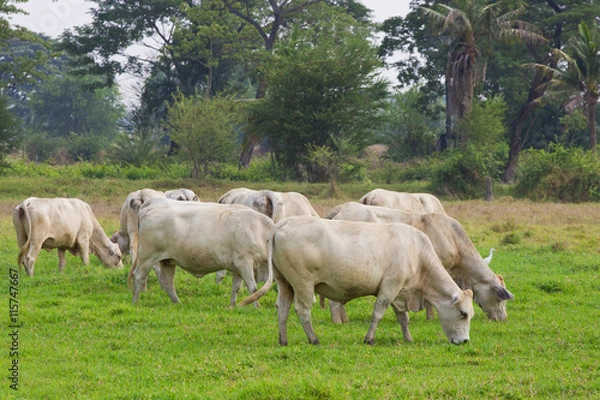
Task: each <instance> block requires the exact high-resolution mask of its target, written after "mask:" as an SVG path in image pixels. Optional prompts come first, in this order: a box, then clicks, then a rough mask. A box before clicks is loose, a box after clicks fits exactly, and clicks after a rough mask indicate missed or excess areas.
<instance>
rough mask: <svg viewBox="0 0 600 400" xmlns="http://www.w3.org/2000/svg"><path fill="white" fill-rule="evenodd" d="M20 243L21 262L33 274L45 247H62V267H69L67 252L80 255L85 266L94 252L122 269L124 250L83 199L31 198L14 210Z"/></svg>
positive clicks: (108, 264) (114, 266)
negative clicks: (115, 242) (38, 257)
mask: <svg viewBox="0 0 600 400" xmlns="http://www.w3.org/2000/svg"><path fill="white" fill-rule="evenodd" d="M12 220H13V225H14V226H15V230H16V232H17V243H18V244H19V256H18V264H19V267H20V266H21V265H24V266H25V272H27V274H28V275H29V276H33V270H34V267H35V260H36V258H37V256H38V255H39V253H40V250H41V249H45V250H48V251H50V250H52V249H58V268H59V271H60V272H62V271H63V270H64V268H65V264H66V259H65V251H66V250H68V251H70V252H71V254H73V255H79V256H80V257H81V260H82V261H83V263H84V264H85V265H87V264H88V263H89V261H90V259H89V257H90V253H92V254H94V255H95V256H96V257H98V258H99V259H100V261H102V263H103V264H104V265H105V266H107V267H109V268H122V267H123V264H122V263H121V251H120V250H119V247H118V246H117V245H115V244H114V243H112V242H111V241H110V239H109V238H108V236H106V233H104V230H103V229H102V226H100V223H98V221H97V220H96V217H95V215H94V212H93V211H92V208H91V207H90V206H89V204H87V203H85V202H83V201H82V200H79V199H68V198H54V199H44V198H36V197H30V198H28V199H26V200H25V201H23V202H22V203H21V204H19V205H18V206H16V207H15V208H14V209H13V211H12Z"/></svg>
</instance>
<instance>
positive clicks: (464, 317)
mask: <svg viewBox="0 0 600 400" xmlns="http://www.w3.org/2000/svg"><path fill="white" fill-rule="evenodd" d="M460 315H461V316H462V317H463V319H467V317H468V316H469V314H467V312H466V311H461V312H460Z"/></svg>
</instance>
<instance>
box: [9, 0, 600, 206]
mask: <svg viewBox="0 0 600 400" xmlns="http://www.w3.org/2000/svg"><path fill="white" fill-rule="evenodd" d="M93 2H94V3H95V6H94V8H93V10H92V17H93V18H92V22H91V23H89V24H87V25H84V26H79V27H75V28H74V29H72V30H69V31H66V32H64V33H63V35H62V36H61V37H60V38H59V39H58V40H50V39H48V38H44V37H42V36H39V35H35V34H33V33H31V32H27V31H26V30H23V29H19V28H18V27H14V26H11V25H10V24H9V23H8V19H6V17H7V16H9V15H10V14H12V13H15V12H18V7H17V5H18V4H13V3H18V2H13V1H11V0H0V20H1V21H3V22H6V23H3V24H0V30H2V32H0V33H2V35H0V37H1V38H2V41H1V42H0V54H2V56H3V59H4V60H8V61H9V62H4V63H2V64H1V65H2V68H0V74H1V77H2V78H1V81H0V84H1V85H2V93H3V94H4V95H3V97H2V102H3V103H2V104H0V106H1V107H0V127H1V128H0V129H1V133H2V135H1V136H0V141H2V143H3V144H4V146H3V148H2V150H3V152H4V154H7V153H9V152H10V151H13V150H14V149H15V148H20V149H21V151H22V153H23V154H25V155H26V156H27V157H28V158H29V159H31V160H33V161H51V162H72V161H75V160H96V161H98V160H103V161H106V160H108V161H110V162H116V163H121V164H133V165H144V164H153V163H161V162H165V160H186V161H187V162H189V163H190V164H191V165H192V174H193V175H195V176H203V175H207V174H209V173H210V171H211V169H210V168H209V166H211V165H215V163H221V164H237V165H239V166H240V168H245V167H247V166H248V165H249V163H250V162H251V160H252V159H253V158H256V154H254V152H256V151H259V152H260V153H261V154H263V153H266V154H267V156H268V157H270V160H271V163H272V174H273V175H274V176H276V177H277V178H278V179H303V180H310V181H319V180H329V181H330V182H331V183H332V187H334V186H335V182H336V181H337V179H338V178H339V177H340V174H341V173H342V172H343V171H344V170H347V169H348V168H351V167H352V166H356V165H359V164H360V162H361V161H360V160H361V157H364V151H365V149H367V148H368V146H370V145H372V144H384V145H386V146H387V149H388V150H387V153H386V157H387V158H388V159H389V160H390V162H395V163H404V165H406V163H409V164H410V163H412V164H414V163H415V162H416V163H419V162H423V160H426V162H427V163H428V164H430V165H434V166H437V169H436V170H435V171H434V172H435V173H434V174H433V175H430V176H428V177H429V178H431V179H433V180H434V181H436V182H438V185H439V187H440V188H442V189H440V190H443V191H446V192H447V193H449V194H452V193H455V192H462V191H466V192H468V191H469V186H471V187H472V186H473V185H475V186H477V185H480V184H481V182H483V181H484V180H486V179H492V180H495V181H498V182H505V183H514V182H515V180H516V178H517V177H518V171H519V169H518V168H519V165H520V163H521V159H522V153H523V152H524V151H526V150H527V149H546V150H547V149H549V148H553V147H552V146H562V147H565V148H581V149H585V150H586V151H588V152H590V153H591V154H595V152H596V147H597V143H596V126H597V122H596V121H597V119H596V115H597V109H598V107H597V102H598V98H599V97H600V83H599V79H600V78H599V77H600V32H599V26H598V25H599V23H598V21H597V19H596V18H595V16H597V15H600V4H597V3H596V2H588V1H580V0H562V1H555V0H536V1H528V2H525V1H520V0H497V1H487V0H451V1H422V0H412V1H411V3H410V12H409V13H408V14H407V15H406V16H405V17H400V16H397V17H392V18H389V19H388V20H386V21H384V22H383V23H381V24H377V23H374V22H373V20H372V16H371V11H370V10H369V9H368V8H367V7H366V6H365V5H363V4H362V3H360V2H358V1H354V0H327V1H325V0H297V1H294V0H285V1H283V2H271V1H269V2H266V1H252V2H250V1H232V0H202V1H195V0H187V1H182V0H157V1H154V2H152V3H148V2H144V1H140V0H137V1H125V0H109V1H104V0H102V1H101V0H94V1H93ZM377 35H379V37H383V39H382V40H381V41H380V44H376V43H378V41H377V39H376V37H377ZM133 44H137V45H138V46H139V45H142V46H146V47H147V48H148V49H152V54H153V55H152V56H148V54H149V53H148V52H145V53H144V52H142V53H140V54H137V55H136V54H131V53H128V48H130V46H131V45H133ZM397 54H400V55H401V56H400V58H399V60H398V61H394V62H388V63H386V60H389V59H390V58H391V56H393V55H397ZM385 67H388V68H392V69H393V70H394V71H396V73H397V75H398V81H399V82H400V83H399V86H398V87H396V88H390V86H389V85H388V82H386V81H385V79H384V78H382V76H381V71H382V68H385ZM124 73H128V74H133V75H135V76H138V77H139V78H140V80H141V82H142V85H141V87H140V88H139V93H138V96H137V98H136V102H135V105H134V106H133V108H132V109H130V110H126V109H125V107H124V106H123V104H122V101H121V100H120V98H119V93H118V89H117V86H116V80H117V77H118V76H119V75H121V74H124ZM549 146H551V147H549ZM419 160H420V161H419ZM452 185H454V186H452ZM463 186H464V187H463ZM444 188H445V189H444Z"/></svg>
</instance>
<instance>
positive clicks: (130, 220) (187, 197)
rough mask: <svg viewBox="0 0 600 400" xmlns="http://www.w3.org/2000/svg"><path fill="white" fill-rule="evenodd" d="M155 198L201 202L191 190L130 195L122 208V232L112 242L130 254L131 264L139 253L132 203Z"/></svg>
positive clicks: (157, 191)
mask: <svg viewBox="0 0 600 400" xmlns="http://www.w3.org/2000/svg"><path fill="white" fill-rule="evenodd" d="M155 197H159V198H165V197H166V198H169V199H173V200H180V201H199V199H198V196H196V194H195V193H194V192H193V191H191V190H189V189H176V190H168V191H166V192H162V191H160V190H154V189H140V190H136V191H135V192H131V193H129V195H127V198H126V199H125V202H124V203H123V205H122V206H121V214H120V218H119V221H120V224H121V227H120V230H119V231H118V232H115V233H114V234H113V235H112V237H111V238H110V240H111V241H113V242H114V243H117V244H118V245H119V248H120V249H121V253H122V254H130V256H131V262H132V263H133V260H134V259H135V256H136V253H137V225H138V217H137V212H133V210H132V209H131V203H132V201H138V202H140V203H144V202H145V201H146V200H148V199H152V198H155Z"/></svg>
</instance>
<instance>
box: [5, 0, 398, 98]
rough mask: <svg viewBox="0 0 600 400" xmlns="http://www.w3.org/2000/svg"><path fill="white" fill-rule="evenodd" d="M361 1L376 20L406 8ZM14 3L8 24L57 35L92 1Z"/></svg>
mask: <svg viewBox="0 0 600 400" xmlns="http://www.w3.org/2000/svg"><path fill="white" fill-rule="evenodd" d="M362 3H363V4H364V5H365V6H366V7H368V8H370V9H371V10H373V18H374V20H375V21H378V22H381V21H383V20H385V19H387V18H389V17H393V16H398V15H401V16H404V15H406V14H407V13H408V11H409V0H362ZM17 6H18V8H20V9H22V10H24V11H26V12H27V13H28V15H15V16H12V17H11V18H10V23H11V24H15V25H21V26H24V27H26V28H28V29H30V30H32V31H34V32H38V33H44V34H45V35H47V36H50V37H52V38H57V37H58V36H59V35H60V34H61V33H62V32H63V31H64V30H65V29H69V28H72V27H74V26H77V25H84V24H86V23H88V22H90V21H91V16H90V15H89V10H90V8H91V7H94V6H95V3H93V2H90V1H86V0H57V1H50V0H29V1H28V2H27V3H23V4H21V3H17ZM383 75H384V76H385V77H386V78H388V79H389V80H391V81H392V83H395V82H396V78H395V75H396V74H395V73H394V72H393V71H387V72H385V73H384V74H383ZM119 83H120V85H121V91H122V92H124V93H123V94H124V96H125V97H128V96H130V95H133V93H131V92H132V91H134V89H133V88H132V87H128V86H131V84H132V82H131V78H128V77H121V78H120V80H119Z"/></svg>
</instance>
